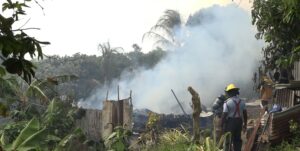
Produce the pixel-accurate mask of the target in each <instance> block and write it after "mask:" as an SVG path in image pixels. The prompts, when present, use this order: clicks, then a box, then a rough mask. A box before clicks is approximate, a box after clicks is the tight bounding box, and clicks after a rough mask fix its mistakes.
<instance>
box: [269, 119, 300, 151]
mask: <svg viewBox="0 0 300 151" xmlns="http://www.w3.org/2000/svg"><path fill="white" fill-rule="evenodd" d="M289 124H290V132H291V133H292V137H291V138H289V139H288V140H284V141H283V142H282V143H280V144H278V145H276V146H273V147H272V148H270V149H269V151H277V150H280V151H298V150H300V127H299V123H297V122H296V121H294V120H291V121H289Z"/></svg>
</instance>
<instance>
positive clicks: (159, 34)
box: [142, 10, 183, 46]
mask: <svg viewBox="0 0 300 151" xmlns="http://www.w3.org/2000/svg"><path fill="white" fill-rule="evenodd" d="M182 23H183V22H182V19H181V16H180V13H179V12H178V11H175V10H166V11H165V12H164V14H163V15H162V16H161V17H160V18H159V20H158V21H157V23H156V24H155V25H154V26H153V27H152V28H151V29H150V31H148V32H146V33H145V34H144V35H143V38H142V40H143V41H144V39H145V37H153V38H155V39H157V40H156V42H155V43H154V45H157V44H158V45H159V44H162V45H175V46H176V45H178V44H177V41H176V39H175V37H174V29H175V28H176V27H179V26H181V25H182Z"/></svg>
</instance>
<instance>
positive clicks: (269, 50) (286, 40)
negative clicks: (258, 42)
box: [252, 0, 300, 70]
mask: <svg viewBox="0 0 300 151" xmlns="http://www.w3.org/2000/svg"><path fill="white" fill-rule="evenodd" d="M252 18H253V20H252V23H253V24H255V25H256V27H257V30H258V33H257V34H256V38H258V39H264V41H265V42H266V43H267V46H266V47H265V48H263V50H262V51H263V53H264V61H263V64H264V65H265V66H266V68H267V69H270V70H272V69H280V68H286V69H288V70H290V69H292V67H293V63H294V62H295V61H297V60H299V56H300V36H299V35H300V28H299V25H300V0H254V2H253V10H252Z"/></svg>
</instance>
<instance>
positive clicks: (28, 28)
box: [12, 27, 41, 31]
mask: <svg viewBox="0 0 300 151" xmlns="http://www.w3.org/2000/svg"><path fill="white" fill-rule="evenodd" d="M31 29H35V30H41V29H40V28H34V27H32V28H23V29H14V30H12V31H23V30H31Z"/></svg>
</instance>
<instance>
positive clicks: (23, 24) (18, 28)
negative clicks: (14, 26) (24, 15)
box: [18, 18, 31, 29]
mask: <svg viewBox="0 0 300 151" xmlns="http://www.w3.org/2000/svg"><path fill="white" fill-rule="evenodd" d="M30 19H31V18H29V19H28V20H27V21H26V22H25V23H24V24H23V25H22V26H21V27H19V28H18V29H21V28H23V27H24V26H25V25H26V24H27V23H28V22H29V21H30Z"/></svg>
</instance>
